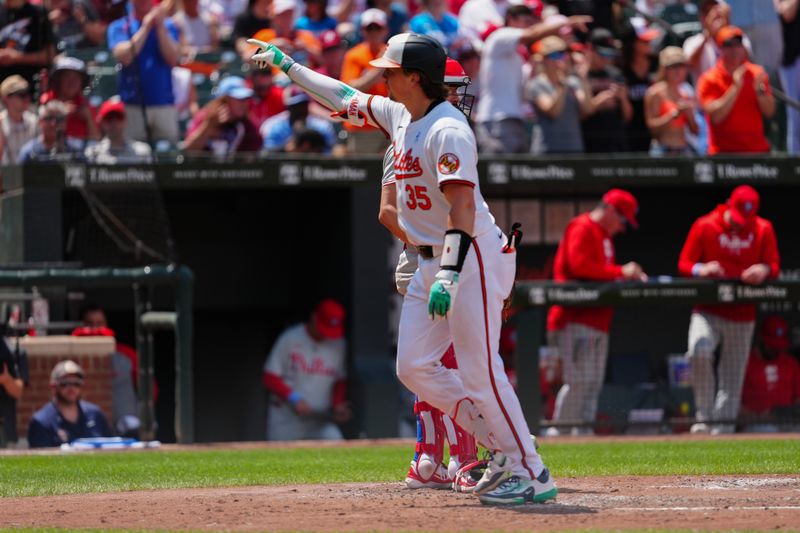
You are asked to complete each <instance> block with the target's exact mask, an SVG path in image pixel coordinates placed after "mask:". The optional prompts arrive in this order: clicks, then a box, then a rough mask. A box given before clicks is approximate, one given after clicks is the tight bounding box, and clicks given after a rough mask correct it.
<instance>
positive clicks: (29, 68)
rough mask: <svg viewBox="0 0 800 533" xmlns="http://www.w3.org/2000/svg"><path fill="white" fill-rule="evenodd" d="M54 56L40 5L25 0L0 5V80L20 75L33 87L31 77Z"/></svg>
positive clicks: (43, 12)
mask: <svg viewBox="0 0 800 533" xmlns="http://www.w3.org/2000/svg"><path fill="white" fill-rule="evenodd" d="M54 55H55V37H54V36H53V27H52V26H51V24H50V20H49V18H48V15H47V11H45V9H44V8H43V7H42V6H39V5H33V4H32V3H30V2H28V1H27V0H5V1H4V2H3V3H2V4H0V80H4V79H6V78H8V77H9V76H13V75H14V74H19V75H20V76H22V77H23V78H25V80H26V81H27V82H28V83H30V84H31V86H34V83H33V82H34V76H35V75H36V74H38V73H39V71H40V70H41V69H42V68H49V67H50V62H51V61H52V60H53V56H54Z"/></svg>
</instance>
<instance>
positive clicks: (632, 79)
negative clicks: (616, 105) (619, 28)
mask: <svg viewBox="0 0 800 533" xmlns="http://www.w3.org/2000/svg"><path fill="white" fill-rule="evenodd" d="M660 35H661V33H660V32H659V31H658V30H656V29H654V28H647V27H640V26H636V30H635V32H634V34H633V35H632V36H631V37H629V38H628V39H626V41H625V45H624V47H623V55H624V68H623V71H622V74H623V75H624V76H625V85H626V87H627V89H628V101H629V102H630V104H631V119H630V121H629V122H628V124H627V126H626V128H625V132H626V134H627V136H628V141H627V142H628V151H629V152H647V151H649V150H650V140H651V137H650V130H649V129H648V128H647V123H646V121H645V112H644V97H645V93H646V92H647V89H648V87H650V85H652V84H653V71H654V69H655V62H654V61H653V41H654V40H656V39H657V38H658V37H659V36H660Z"/></svg>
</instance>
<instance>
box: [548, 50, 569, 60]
mask: <svg viewBox="0 0 800 533" xmlns="http://www.w3.org/2000/svg"><path fill="white" fill-rule="evenodd" d="M544 57H546V58H547V59H549V60H551V61H558V60H559V59H565V58H566V57H567V53H566V52H565V51H563V50H559V51H556V52H550V53H549V54H547V55H546V56H544Z"/></svg>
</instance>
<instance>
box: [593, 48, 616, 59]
mask: <svg viewBox="0 0 800 533" xmlns="http://www.w3.org/2000/svg"><path fill="white" fill-rule="evenodd" d="M597 53H598V54H599V55H600V57H605V58H607V59H614V58H615V57H617V55H618V54H617V51H616V50H612V49H611V48H598V49H597Z"/></svg>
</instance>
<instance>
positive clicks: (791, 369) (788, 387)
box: [742, 315, 800, 431]
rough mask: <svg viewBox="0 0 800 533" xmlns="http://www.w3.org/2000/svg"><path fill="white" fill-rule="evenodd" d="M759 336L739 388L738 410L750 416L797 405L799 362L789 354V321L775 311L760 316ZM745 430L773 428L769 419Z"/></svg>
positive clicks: (776, 428) (799, 398)
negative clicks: (762, 316) (764, 316)
mask: <svg viewBox="0 0 800 533" xmlns="http://www.w3.org/2000/svg"><path fill="white" fill-rule="evenodd" d="M759 333H760V339H759V342H758V343H757V344H756V346H755V347H754V348H753V351H752V352H750V359H749V360H748V362H747V372H746V373H745V378H744V388H743V389H742V413H743V414H747V415H749V416H751V417H755V418H758V417H766V418H769V416H770V415H772V414H775V413H774V411H773V410H774V409H775V408H781V407H792V406H794V405H800V363H798V362H797V359H795V358H794V357H792V356H791V355H789V353H787V350H788V349H789V324H788V323H787V322H786V320H784V319H783V318H781V317H779V316H777V315H771V316H768V317H766V318H765V319H764V321H763V322H762V323H761V328H760V330H759ZM747 430H748V431H777V430H778V426H777V425H775V424H772V423H755V424H750V425H748V426H747Z"/></svg>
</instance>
